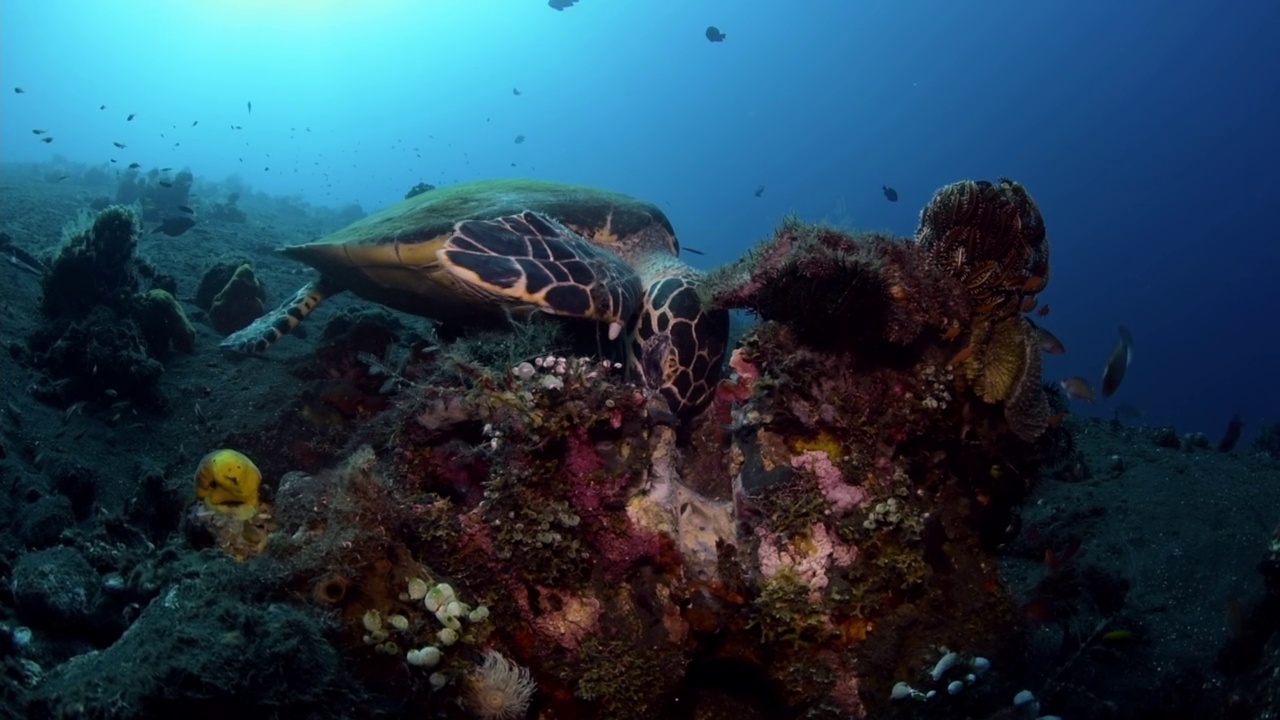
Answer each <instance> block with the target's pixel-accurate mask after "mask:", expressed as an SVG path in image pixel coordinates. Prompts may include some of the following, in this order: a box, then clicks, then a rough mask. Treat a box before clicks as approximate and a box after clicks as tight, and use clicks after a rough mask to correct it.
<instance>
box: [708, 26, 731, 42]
mask: <svg viewBox="0 0 1280 720" xmlns="http://www.w3.org/2000/svg"><path fill="white" fill-rule="evenodd" d="M704 34H705V35H706V36H707V40H708V41H709V42H713V43H716V42H724V39H725V38H727V37H729V36H728V35H725V34H724V33H722V32H720V28H718V27H716V26H715V25H708V26H707V31H706V33H704Z"/></svg>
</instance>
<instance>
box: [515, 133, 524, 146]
mask: <svg viewBox="0 0 1280 720" xmlns="http://www.w3.org/2000/svg"><path fill="white" fill-rule="evenodd" d="M522 142H524V136H523V135H517V136H516V144H517V145H519V144H520V143H522Z"/></svg>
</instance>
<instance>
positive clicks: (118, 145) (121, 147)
mask: <svg viewBox="0 0 1280 720" xmlns="http://www.w3.org/2000/svg"><path fill="white" fill-rule="evenodd" d="M111 144H112V145H115V146H116V147H118V148H120V149H121V150H123V149H124V143H122V142H113V143H111Z"/></svg>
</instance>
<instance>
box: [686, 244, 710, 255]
mask: <svg viewBox="0 0 1280 720" xmlns="http://www.w3.org/2000/svg"><path fill="white" fill-rule="evenodd" d="M680 249H681V250H684V251H685V252H687V253H693V254H694V255H706V253H704V252H702V251H701V250H699V249H697V248H691V247H689V246H688V245H685V246H683V247H681V248H680Z"/></svg>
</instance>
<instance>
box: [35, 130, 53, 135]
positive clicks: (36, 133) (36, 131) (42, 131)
mask: <svg viewBox="0 0 1280 720" xmlns="http://www.w3.org/2000/svg"><path fill="white" fill-rule="evenodd" d="M31 132H32V134H34V135H43V134H45V133H47V132H49V131H48V130H32V131H31Z"/></svg>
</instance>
